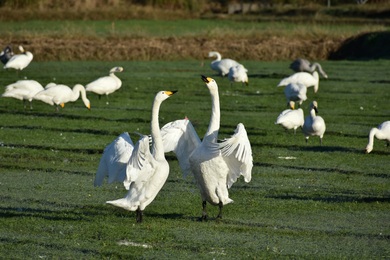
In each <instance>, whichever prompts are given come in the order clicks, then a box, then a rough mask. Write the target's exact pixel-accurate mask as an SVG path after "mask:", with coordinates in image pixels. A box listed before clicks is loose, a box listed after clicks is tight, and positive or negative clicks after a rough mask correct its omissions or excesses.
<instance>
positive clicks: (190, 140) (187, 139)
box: [161, 118, 201, 176]
mask: <svg viewBox="0 0 390 260" xmlns="http://www.w3.org/2000/svg"><path fill="white" fill-rule="evenodd" d="M161 136H162V139H163V145H164V152H165V153H168V152H172V151H173V152H174V153H175V154H176V157H177V159H178V161H179V165H180V168H181V169H182V171H183V175H184V176H187V174H189V173H190V172H191V168H190V163H189V157H190V155H191V153H192V152H193V151H194V150H195V148H196V147H197V146H198V145H199V144H200V143H201V140H200V138H199V136H198V134H197V133H196V131H195V129H194V127H193V125H192V124H191V122H190V120H188V119H187V118H186V119H181V120H176V121H173V122H170V123H168V124H166V125H164V126H163V127H162V128H161Z"/></svg>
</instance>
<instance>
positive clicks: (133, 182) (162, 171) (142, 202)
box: [95, 91, 176, 222]
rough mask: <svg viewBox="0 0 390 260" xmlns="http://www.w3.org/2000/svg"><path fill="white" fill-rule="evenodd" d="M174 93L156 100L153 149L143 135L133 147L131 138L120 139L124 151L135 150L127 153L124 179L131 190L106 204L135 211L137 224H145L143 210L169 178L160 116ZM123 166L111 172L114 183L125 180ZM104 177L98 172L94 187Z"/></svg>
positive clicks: (158, 95)
mask: <svg viewBox="0 0 390 260" xmlns="http://www.w3.org/2000/svg"><path fill="white" fill-rule="evenodd" d="M175 92H176V91H160V92H158V93H157V94H156V97H155V98H154V102H153V107H152V120H151V123H150V125H151V135H152V148H151V149H150V148H149V137H148V136H147V135H144V136H142V137H141V139H140V140H139V141H138V142H137V143H136V144H135V146H133V145H132V142H131V140H129V139H130V138H127V136H125V137H124V140H118V141H119V142H124V143H125V147H122V148H124V149H125V148H126V146H127V147H129V148H130V147H132V148H130V150H131V149H132V150H131V151H127V155H125V156H126V157H127V156H128V154H129V153H131V154H130V157H129V159H128V161H127V163H126V177H125V179H124V184H125V187H126V189H128V193H127V195H126V196H125V197H124V198H122V199H117V200H112V201H107V203H108V204H111V205H114V206H117V207H121V208H124V209H126V210H130V211H136V221H137V222H142V216H143V211H144V209H145V208H146V206H148V205H149V204H150V203H151V202H152V201H153V200H154V198H155V197H156V196H157V194H158V192H159V191H160V190H161V188H162V187H163V185H164V184H165V181H166V180H167V178H168V174H169V164H168V162H167V160H166V159H165V155H164V147H163V141H162V137H161V133H160V127H159V123H158V114H159V110H160V106H161V103H162V102H163V101H164V100H166V99H167V98H169V97H170V96H171V95H173V94H174V93H175ZM122 137H123V136H122ZM126 139H127V140H126ZM114 146H115V145H114ZM119 147H120V145H116V148H119ZM116 148H115V147H114V149H112V150H115V149H116ZM112 150H111V148H109V150H106V151H105V152H106V153H108V152H110V151H112ZM118 153H121V152H120V151H119V152H115V151H114V154H113V155H111V157H112V158H115V154H118ZM124 159H126V158H122V160H121V159H119V158H118V160H117V161H118V162H119V161H122V162H124V161H125V160H124ZM115 160H116V159H114V162H115ZM122 162H121V163H122ZM99 167H100V166H99ZM122 167H123V166H119V167H118V168H116V169H113V168H111V170H114V172H115V171H116V173H114V174H112V173H109V177H110V175H111V176H112V177H111V178H112V180H113V181H114V180H119V181H121V180H122V179H123V176H124V174H123V168H122ZM121 168H122V169H121ZM102 175H103V176H102ZM104 176H105V173H104V171H99V170H98V172H97V176H96V178H95V184H97V185H99V184H100V183H101V180H102V179H103V178H104ZM109 181H110V180H109Z"/></svg>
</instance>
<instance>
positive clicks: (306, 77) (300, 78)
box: [278, 71, 320, 93]
mask: <svg viewBox="0 0 390 260" xmlns="http://www.w3.org/2000/svg"><path fill="white" fill-rule="evenodd" d="M290 83H300V84H302V85H305V86H306V87H307V88H308V87H312V86H314V93H317V91H318V87H319V84H320V81H319V77H318V72H317V71H314V72H313V74H310V73H308V72H297V73H294V74H293V75H291V76H289V77H286V78H284V79H282V80H281V81H280V82H279V84H278V87H280V86H287V85H288V84H290Z"/></svg>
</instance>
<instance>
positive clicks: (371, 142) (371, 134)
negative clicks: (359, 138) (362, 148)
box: [367, 127, 379, 147]
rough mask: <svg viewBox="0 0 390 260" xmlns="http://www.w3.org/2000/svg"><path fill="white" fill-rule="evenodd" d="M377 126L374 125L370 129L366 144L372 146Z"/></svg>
mask: <svg viewBox="0 0 390 260" xmlns="http://www.w3.org/2000/svg"><path fill="white" fill-rule="evenodd" d="M378 131H379V130H378V128H376V127H374V128H372V129H371V130H370V134H369V135H368V144H367V146H371V147H372V146H374V137H375V135H376V134H377V132H378Z"/></svg>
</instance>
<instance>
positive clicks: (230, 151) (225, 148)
mask: <svg viewBox="0 0 390 260" xmlns="http://www.w3.org/2000/svg"><path fill="white" fill-rule="evenodd" d="M219 147H220V149H221V153H222V156H223V158H224V160H225V162H226V163H227V164H228V166H229V168H230V172H229V174H228V177H227V183H226V184H227V186H228V188H230V187H231V186H232V185H233V183H235V182H236V180H237V178H238V177H240V175H242V176H244V180H245V182H250V181H251V178H252V167H253V157H252V148H251V144H250V142H249V139H248V135H247V133H246V130H245V127H244V125H243V124H242V123H239V124H238V125H237V128H236V130H235V131H234V134H233V135H232V136H231V137H230V138H227V139H225V140H223V142H222V143H220V144H219Z"/></svg>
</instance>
